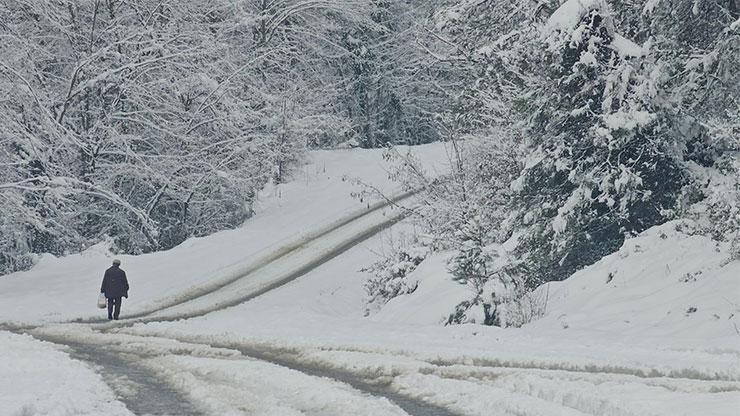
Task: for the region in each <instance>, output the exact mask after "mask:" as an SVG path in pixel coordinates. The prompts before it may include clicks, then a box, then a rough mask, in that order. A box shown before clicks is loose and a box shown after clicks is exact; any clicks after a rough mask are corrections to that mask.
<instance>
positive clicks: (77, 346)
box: [4, 325, 205, 416]
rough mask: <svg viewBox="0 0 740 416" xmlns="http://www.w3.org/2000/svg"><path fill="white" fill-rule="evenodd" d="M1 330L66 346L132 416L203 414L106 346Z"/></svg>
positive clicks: (17, 330)
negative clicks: (85, 364)
mask: <svg viewBox="0 0 740 416" xmlns="http://www.w3.org/2000/svg"><path fill="white" fill-rule="evenodd" d="M4 327H5V329H6V330H8V331H9V332H13V333H17V334H27V335H30V336H32V337H33V338H34V339H37V340H39V341H44V342H49V343H52V344H55V345H61V346H65V347H67V348H68V349H69V351H67V353H68V354H69V356H70V357H71V358H73V359H76V360H79V361H83V362H85V363H87V364H90V367H91V369H92V370H93V371H95V372H96V373H97V374H99V375H100V377H101V379H102V380H103V382H105V383H106V384H107V385H108V387H110V388H111V390H113V391H114V392H115V393H116V395H117V399H118V400H119V401H120V402H121V403H123V404H124V405H125V406H126V408H127V409H128V410H129V411H131V412H132V413H133V414H135V415H146V416H205V413H204V412H203V411H202V410H201V409H200V408H199V407H198V406H196V405H195V404H194V403H192V402H191V401H189V400H188V399H187V396H186V395H185V394H183V393H181V392H180V391H178V390H176V389H175V388H173V387H171V386H170V385H169V384H168V383H167V382H166V381H165V380H163V379H162V378H160V377H159V376H158V375H157V374H155V373H154V372H152V371H150V370H148V369H147V368H145V367H144V366H141V365H138V364H137V363H136V362H134V361H133V360H132V359H131V358H129V357H127V355H129V356H130V354H122V353H118V352H116V351H112V350H111V349H110V348H106V347H108V346H107V345H99V344H95V343H91V342H84V340H79V341H71V340H70V339H69V337H65V338H61V337H53V336H45V335H39V334H38V333H29V332H28V331H26V330H20V329H18V328H17V327H16V328H13V327H11V326H10V325H6V326H4ZM136 358H141V357H140V356H137V357H136Z"/></svg>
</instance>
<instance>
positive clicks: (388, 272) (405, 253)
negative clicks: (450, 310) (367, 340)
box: [362, 240, 429, 315]
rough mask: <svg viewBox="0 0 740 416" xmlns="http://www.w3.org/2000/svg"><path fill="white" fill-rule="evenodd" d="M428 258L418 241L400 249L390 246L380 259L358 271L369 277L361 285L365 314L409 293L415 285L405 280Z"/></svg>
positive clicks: (427, 250)
mask: <svg viewBox="0 0 740 416" xmlns="http://www.w3.org/2000/svg"><path fill="white" fill-rule="evenodd" d="M414 241H415V240H414ZM428 254H429V248H428V247H426V246H424V245H421V244H419V243H418V241H415V242H407V243H404V244H403V246H402V247H398V246H393V247H392V248H391V250H390V253H389V254H388V255H386V256H385V257H384V258H382V259H381V260H379V261H377V262H375V263H374V264H372V265H370V266H369V267H367V268H364V269H362V271H364V272H368V273H371V274H372V277H370V278H369V279H368V280H367V281H366V282H365V293H366V294H367V299H366V310H365V314H366V315H369V314H371V313H372V312H373V311H375V310H377V309H379V308H380V307H382V306H383V305H384V304H386V303H388V301H389V300H391V299H393V298H395V297H396V296H399V295H404V294H408V293H413V292H414V290H416V287H417V285H418V282H415V281H414V282H410V281H408V280H407V279H406V277H407V276H408V275H409V273H411V272H412V271H414V270H415V269H416V267H417V266H418V265H419V264H421V262H422V261H424V259H425V258H426V256H427V255H428Z"/></svg>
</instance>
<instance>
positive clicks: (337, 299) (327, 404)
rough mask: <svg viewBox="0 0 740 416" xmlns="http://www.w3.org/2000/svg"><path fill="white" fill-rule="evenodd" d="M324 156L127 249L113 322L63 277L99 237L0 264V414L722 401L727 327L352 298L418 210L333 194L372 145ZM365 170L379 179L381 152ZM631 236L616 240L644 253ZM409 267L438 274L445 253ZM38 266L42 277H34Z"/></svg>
mask: <svg viewBox="0 0 740 416" xmlns="http://www.w3.org/2000/svg"><path fill="white" fill-rule="evenodd" d="M430 153H433V152H430ZM319 155H320V158H319V160H317V161H316V162H315V163H314V165H315V166H321V169H320V170H319V169H318V168H317V169H315V170H313V169H314V168H311V167H309V168H306V169H307V172H308V171H309V170H311V171H313V172H320V174H317V175H316V177H315V179H312V180H310V181H309V180H308V179H307V180H306V183H300V184H298V183H291V184H285V185H284V186H285V189H283V190H282V191H281V192H280V193H279V194H280V195H281V198H280V199H279V201H278V200H277V199H276V198H273V199H270V198H265V208H264V211H263V212H262V213H258V215H257V216H256V217H255V218H254V219H253V221H251V222H248V224H245V227H244V228H242V229H240V230H234V231H232V232H225V233H223V234H220V235H215V236H212V237H207V238H203V239H195V240H193V241H188V242H186V243H185V244H183V245H182V246H181V247H178V248H177V249H175V250H171V251H170V252H164V253H157V254H154V255H147V256H140V257H131V258H124V264H125V265H129V266H130V268H129V269H128V270H131V271H132V272H131V273H130V275H131V278H132V283H133V284H132V299H131V302H130V303H128V302H124V313H123V318H124V319H123V320H122V321H119V322H107V321H103V322H101V321H100V320H99V319H97V318H95V317H94V316H93V315H92V312H93V311H91V308H92V305H93V304H92V302H93V301H94V300H95V299H94V297H90V298H89V299H87V298H86V299H82V300H80V299H78V298H79V296H69V295H66V294H67V291H68V290H70V288H71V290H72V291H74V292H75V293H78V292H81V291H84V290H88V289H89V288H90V286H92V292H93V294H95V293H94V292H95V289H96V286H97V284H99V277H98V275H97V274H98V273H97V272H98V271H99V269H98V267H99V266H100V265H101V262H102V265H106V264H108V262H109V261H110V258H109V257H108V256H109V254H108V253H107V252H105V251H100V250H97V249H92V250H91V251H90V252H87V253H83V254H81V255H79V256H77V257H75V256H70V258H61V259H46V260H44V261H45V262H46V263H44V262H43V261H42V264H41V265H40V266H39V267H38V268H37V269H34V270H32V271H30V272H26V273H25V274H23V273H21V274H18V275H15V276H10V278H9V279H8V278H5V279H2V280H0V322H2V321H4V322H5V324H0V373H2V374H4V375H5V374H7V375H8V376H7V377H5V378H2V377H0V391H3V392H10V393H8V394H5V395H0V415H3V416H4V415H6V414H7V415H10V416H27V415H36V414H38V415H60V416H67V415H69V416H72V415H75V416H77V415H99V414H110V415H114V416H117V415H130V414H137V415H145V414H146V415H275V416H278V415H279V416H283V415H323V416H326V415H337V416H339V415H342V416H345V415H412V416H417V415H418V416H435V415H439V416H448V415H449V416H452V415H460V416H462V415H486V416H490V415H520V416H523V415H548V416H550V415H594V416H597V415H598V416H601V415H604V416H612V415H614V416H652V415H655V416H658V415H660V416H674V415H686V416H688V415H692V416H693V415H697V414H701V415H717V416H735V415H737V409H738V408H740V348H738V347H736V346H733V344H732V340H731V339H729V338H727V339H725V338H723V341H722V343H721V344H709V343H708V342H706V341H704V342H703V343H702V342H701V340H699V342H698V343H697V342H694V343H686V344H673V343H672V342H670V341H671V338H670V337H663V338H655V339H645V340H640V339H637V338H636V337H634V336H633V337H631V338H629V339H627V338H624V337H622V336H621V335H620V333H619V332H615V333H609V332H608V331H606V330H602V331H601V332H594V331H593V330H590V329H588V328H585V327H584V328H581V329H578V330H576V329H575V328H573V329H571V330H569V331H565V330H564V329H562V328H560V327H558V328H557V329H558V330H557V331H556V330H553V329H552V328H549V327H548V326H547V325H545V324H544V323H543V324H540V325H539V326H536V325H535V326H533V328H534V329H532V330H528V329H526V328H524V329H500V328H490V327H483V326H479V325H460V326H453V327H443V326H440V325H438V322H435V321H434V319H436V318H435V313H437V311H447V310H449V305H446V304H445V305H429V304H428V303H429V302H428V301H426V304H425V300H424V299H434V298H424V297H423V296H422V294H421V292H422V291H423V290H424V288H423V287H422V288H421V289H419V291H420V293H419V294H418V295H419V296H420V297H419V298H418V300H413V299H410V300H409V301H411V302H416V303H415V304H413V305H412V306H413V307H408V305H404V304H403V303H402V302H395V303H394V305H392V306H393V308H388V309H387V310H386V311H385V312H384V313H382V314H378V315H375V316H371V317H367V316H365V315H366V311H365V310H364V302H363V298H364V296H365V294H364V290H363V285H364V283H365V279H366V278H367V274H366V273H363V272H360V269H361V268H362V267H365V266H367V265H369V264H370V263H371V262H373V261H374V260H375V259H378V258H379V257H380V256H381V255H382V254H383V252H384V251H386V250H387V249H388V247H389V246H393V245H394V244H395V241H397V240H399V239H403V238H404V233H405V232H408V231H409V229H410V228H412V227H413V225H410V224H406V223H404V222H401V223H398V220H399V219H401V217H403V215H404V213H405V212H406V211H405V210H404V209H401V208H394V207H391V206H389V205H388V204H387V203H382V202H380V203H376V204H375V205H372V204H370V207H368V206H367V202H366V201H363V202H362V204H361V205H360V206H359V207H358V206H357V203H356V201H355V200H352V199H351V198H346V199H340V198H338V197H337V195H341V194H342V193H343V192H344V194H345V195H346V194H349V193H350V192H348V190H349V189H351V186H350V185H348V181H346V180H345V175H346V172H350V171H353V170H354V169H355V167H356V166H365V167H367V166H371V163H369V162H368V160H365V161H363V163H359V162H358V161H357V160H353V159H352V158H351V157H348V155H353V154H352V153H348V154H342V155H337V154H336V153H328V152H327V153H320V154H319ZM359 155H361V156H358V157H362V158H368V159H369V158H370V156H368V154H367V153H362V154H359ZM353 157H354V156H353ZM373 157H378V154H376V155H375V156H373ZM435 157H436V158H437V159H439V158H440V156H439V155H437V156H435ZM378 159H380V158H378ZM430 159H433V158H430ZM378 166H380V165H378ZM327 171H329V172H332V174H331V175H328V174H326V172H327ZM364 174H365V175H366V177H374V178H375V179H376V180H379V178H382V177H384V175H385V168H380V169H377V168H376V170H375V171H374V173H368V172H364ZM308 176H309V175H308V174H307V175H306V177H308ZM386 189H387V190H391V191H393V192H396V193H398V192H399V190H398V189H393V188H392V187H389V185H388V183H386ZM286 195H292V197H290V196H287V197H286ZM309 195H310V196H311V197H310V198H309V197H308V196H309ZM399 195H401V194H399ZM322 198H324V199H323V200H322ZM400 199H402V200H403V201H401V200H399V201H398V202H399V203H402V202H403V203H404V204H407V208H408V206H410V205H409V200H408V198H407V196H405V195H402V196H401V197H400ZM278 223H279V224H281V225H282V226H281V227H275V224H278ZM307 224H308V225H307ZM252 235H257V236H259V237H260V239H259V240H255V239H254V238H252V237H250V236H252ZM656 239H657V237H656ZM659 240H660V241H669V240H666V239H659ZM689 243H690V242H688V241H685V242H684V244H687V250H694V246H693V245H689ZM691 244H699V245H701V244H702V243H701V242H697V243H691ZM640 250H642V254H639V253H637V252H635V253H632V252H630V256H632V257H630V258H634V259H636V261H643V260H640V259H639V258H638V257H635V256H638V255H645V256H652V257H656V256H655V254H651V253H650V252H645V249H644V248H640ZM712 250H713V249H712ZM712 250H709V251H707V252H706V253H700V255H701V256H703V257H708V256H710V255H711V253H713V252H714V251H712ZM662 251H666V250H662ZM694 251H696V250H694ZM636 253H637V254H636ZM621 255H622V254H620V256H621ZM676 255H680V254H676ZM619 258H622V257H619ZM666 261H672V260H670V259H668V260H666ZM160 263H161V264H160ZM173 265H177V267H175V270H176V273H175V274H170V275H167V274H162V272H163V271H166V270H168V267H169V268H170V269H171V268H172V267H173ZM93 266H94V267H93ZM610 267H611V266H610ZM655 267H656V268H658V267H660V265H656V266H655ZM717 267H719V266H717ZM92 269H95V275H94V276H85V274H86V273H88V274H90V270H92ZM437 269H439V270H437ZM419 270H420V272H422V273H428V274H429V275H430V276H432V275H435V270H437V273H436V275H435V276H437V277H434V278H435V279H438V280H439V279H444V263H443V262H438V263H434V262H430V263H428V264H427V265H426V266H425V268H420V269H419ZM651 273H654V272H652V271H651ZM625 275H626V272H625ZM24 279H26V280H24ZM671 279H672V278H671ZM669 280H670V279H669ZM576 281H577V280H576ZM57 282H59V283H57ZM440 282H441V281H440ZM438 283H439V282H438ZM441 283H444V282H441ZM41 284H48V285H47V289H48V291H47V292H41V291H36V290H29V287H39V285H41ZM57 284H58V285H59V286H60V287H61V288H63V289H59V290H57V289H56V285H57ZM444 284H447V286H444V287H443V289H444V288H454V289H455V290H456V291H458V292H459V291H461V290H462V291H464V290H466V289H465V288H464V287H462V288H461V287H455V286H454V284H451V283H449V282H448V283H444ZM450 285H452V286H450ZM666 287H668V286H666ZM445 290H447V289H445ZM632 290H637V289H635V288H632ZM573 291H575V289H573ZM581 291H582V290H581V289H580V288H579V289H578V293H580V292H581ZM561 292H562V290H561ZM401 300H402V299H401ZM452 301H453V302H454V299H452ZM608 301H609V298H607V297H605V298H604V299H603V301H602V302H604V303H607V302H608ZM39 305H43V306H44V307H46V308H48V309H47V310H40V309H41V308H39V307H38V306H39ZM566 306H567V305H566ZM609 310H612V311H613V308H612V309H609ZM610 313H611V312H610ZM712 313H715V312H714V311H713V312H712ZM717 313H720V312H719V311H717ZM404 314H405V315H410V318H414V319H409V316H404ZM416 315H418V316H416ZM421 315H424V316H421ZM422 318H423V319H422ZM429 319H431V321H430V322H426V320H429ZM569 319H570V320H571V323H574V322H575V321H574V319H575V318H569ZM723 319H724V316H723ZM579 322H581V321H579ZM583 322H587V321H583ZM602 322H606V321H602ZM675 322H680V321H675ZM3 329H5V330H6V331H3ZM579 331H580V332H579ZM728 340H729V341H728ZM83 363H84V364H83ZM63 375H67V376H68V377H66V378H65V377H64V376H63ZM61 378H63V379H64V380H63V381H60V382H56V383H54V382H49V380H57V379H61Z"/></svg>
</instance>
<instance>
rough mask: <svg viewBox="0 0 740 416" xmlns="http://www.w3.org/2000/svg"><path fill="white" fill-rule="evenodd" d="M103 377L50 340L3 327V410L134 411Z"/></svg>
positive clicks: (15, 414) (40, 414) (64, 415)
mask: <svg viewBox="0 0 740 416" xmlns="http://www.w3.org/2000/svg"><path fill="white" fill-rule="evenodd" d="M131 414H132V413H130V412H129V411H128V410H126V407H125V406H124V405H123V404H122V403H121V402H119V401H117V400H116V397H115V394H114V393H113V391H111V390H110V389H109V388H108V387H107V386H106V385H105V383H104V382H103V380H102V378H101V377H100V376H99V375H97V374H95V372H93V371H92V370H91V369H89V368H88V367H86V366H85V365H84V364H83V363H82V362H80V361H76V360H72V359H71V358H70V357H69V356H68V355H67V354H66V353H64V352H62V351H59V350H58V349H57V348H55V347H54V346H53V345H52V344H48V343H44V342H40V341H36V340H34V339H33V338H31V337H30V336H27V335H16V334H12V333H9V332H4V331H0V415H4V416H32V415H34V416H47V415H48V416H83V415H90V416H98V415H110V416H119V415H121V416H123V415H131Z"/></svg>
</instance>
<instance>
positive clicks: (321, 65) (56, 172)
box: [0, 0, 740, 324]
mask: <svg viewBox="0 0 740 416" xmlns="http://www.w3.org/2000/svg"><path fill="white" fill-rule="evenodd" d="M0 36H2V42H0V97H1V98H0V212H2V218H1V219H0V274H2V273H7V272H9V271H13V270H18V269H22V268H25V267H28V266H29V265H30V262H31V261H32V260H31V259H32V257H31V256H30V254H32V253H41V252H51V253H55V254H63V253H69V252H76V251H80V250H81V249H83V248H84V247H86V246H88V245H90V244H93V243H96V242H98V241H101V240H102V239H105V238H112V239H113V240H114V247H115V249H116V250H118V251H121V252H127V253H140V252H146V251H152V250H159V249H166V248H169V247H172V246H174V245H176V244H179V243H180V242H182V241H183V240H184V239H186V238H188V237H190V236H199V235H205V234H208V233H211V232H214V231H217V230H220V229H224V228H230V227H235V226H237V225H238V224H240V223H241V222H243V221H244V219H246V218H248V217H249V216H250V215H251V205H252V203H253V202H254V199H255V197H256V194H257V191H258V190H259V189H260V188H261V187H262V186H264V184H265V183H267V182H268V181H275V182H280V181H282V180H285V178H286V175H288V174H289V173H290V169H291V167H292V166H294V165H295V163H298V162H299V161H300V158H301V154H302V152H304V151H305V150H306V149H311V148H330V147H334V146H340V145H341V146H359V147H366V148H369V147H384V146H389V145H394V144H422V143H428V142H433V141H445V142H447V143H448V146H449V148H450V149H451V150H452V151H451V152H450V154H451V155H452V156H451V157H452V160H451V162H452V163H451V164H452V166H453V169H452V173H451V174H450V175H448V176H447V177H444V178H436V179H433V180H432V179H430V178H428V177H425V175H424V174H423V172H422V171H421V170H420V169H419V168H418V167H417V166H416V165H415V162H414V161H413V160H409V159H405V160H403V162H404V163H402V164H399V166H400V167H399V171H398V172H397V174H398V176H399V177H400V178H401V179H402V180H403V181H404V182H405V184H406V185H407V186H408V187H409V188H413V189H422V190H423V191H422V193H421V198H422V201H423V203H424V207H425V208H424V209H423V210H422V211H421V212H420V217H419V219H420V221H421V222H422V223H423V224H424V225H425V227H427V231H428V233H429V234H431V235H433V236H434V241H433V242H432V243H431V246H432V247H429V249H432V250H437V249H439V250H453V251H454V252H455V253H457V254H456V255H455V257H454V258H453V260H452V262H451V263H450V271H451V272H452V274H453V276H455V278H456V279H457V280H459V281H460V282H461V283H464V284H469V285H471V286H472V287H474V288H475V289H476V293H477V297H476V298H475V299H471V301H470V302H468V303H467V304H466V305H463V306H462V307H461V309H460V310H459V311H458V312H459V313H458V314H457V315H456V316H457V318H456V319H458V320H459V321H464V320H465V319H466V318H465V316H466V310H467V309H468V308H473V307H479V306H480V305H483V306H485V308H486V311H487V312H486V313H487V314H490V316H488V317H487V321H488V323H496V324H502V323H501V322H497V321H496V317H495V316H494V315H493V314H492V313H491V312H489V311H491V310H495V305H496V304H497V303H500V302H502V301H503V300H502V299H501V298H500V296H501V295H500V294H501V293H510V292H511V291H512V290H513V291H524V290H527V289H529V288H532V287H534V286H536V285H538V284H540V283H542V282H544V281H549V280H560V279H564V278H566V277H568V276H569V275H570V274H571V273H572V272H573V271H575V270H577V269H579V268H581V267H583V266H585V265H587V264H591V263H593V262H595V261H596V260H598V259H599V258H601V257H603V256H604V255H606V254H608V253H611V252H614V251H615V250H616V249H618V247H619V246H620V245H621V243H622V242H623V240H624V239H625V238H627V237H629V236H630V235H634V234H636V233H639V232H641V231H643V230H645V229H647V228H649V227H651V226H653V225H656V224H660V223H663V222H665V221H668V220H671V219H674V218H694V219H696V220H697V221H696V223H697V224H698V225H697V226H698V227H699V230H698V231H699V232H705V233H711V234H712V235H713V236H714V237H715V238H717V239H720V240H728V241H732V240H735V243H736V247H738V249H737V250H738V251H740V242H738V229H739V228H740V189H739V186H740V185H738V183H739V181H738V151H740V80H739V78H740V77H738V76H737V74H738V73H740V2H739V1H738V0H568V1H566V2H559V1H557V0H523V1H521V0H458V1H452V0H447V1H438V2H425V1H421V0H406V1H387V0H303V1H300V0H296V1H293V0H243V1H236V0H231V1H229V0H190V1H174V0H169V1H168V0H129V1H122V0H76V1H75V0H62V1H59V0H0ZM390 152H391V153H393V152H392V150H391V151H390ZM396 156H397V157H398V158H399V159H402V158H405V156H404V155H401V154H396ZM504 242H507V246H510V247H512V248H511V250H510V251H509V252H508V254H507V256H506V258H505V259H503V258H502V257H501V253H499V252H498V251H497V250H496V249H495V247H497V246H498V245H499V244H501V243H504ZM412 258H414V259H415V260H414V262H416V263H418V261H419V259H418V258H417V256H412ZM376 283H377V284H376V289H378V288H380V289H378V290H382V286H383V283H382V282H376ZM502 287H503V288H506V290H502V289H501V288H502ZM492 288H496V289H495V291H494V290H493V289H492ZM390 292H393V291H392V290H391V291H390ZM497 293H498V295H497ZM492 308H493V309H492Z"/></svg>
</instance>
